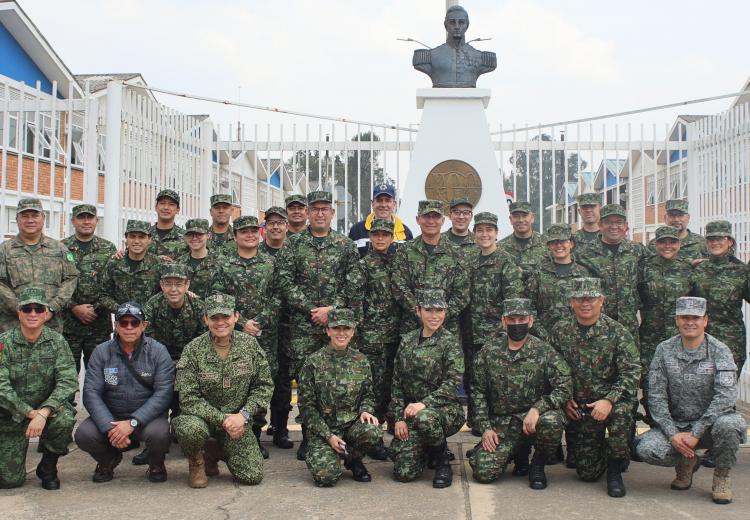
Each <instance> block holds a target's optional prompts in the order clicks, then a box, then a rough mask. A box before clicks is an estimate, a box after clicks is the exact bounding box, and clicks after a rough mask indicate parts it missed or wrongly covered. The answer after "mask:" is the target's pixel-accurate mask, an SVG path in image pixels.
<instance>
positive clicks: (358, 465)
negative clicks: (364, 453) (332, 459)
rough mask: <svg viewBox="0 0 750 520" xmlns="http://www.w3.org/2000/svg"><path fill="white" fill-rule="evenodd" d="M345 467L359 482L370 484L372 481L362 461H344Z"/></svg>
mask: <svg viewBox="0 0 750 520" xmlns="http://www.w3.org/2000/svg"><path fill="white" fill-rule="evenodd" d="M344 467H345V468H346V469H348V470H349V471H351V472H352V476H353V477H354V480H356V481H357V482H370V481H371V480H372V477H371V476H370V474H369V473H368V472H367V468H366V467H365V465H364V464H362V459H350V460H344Z"/></svg>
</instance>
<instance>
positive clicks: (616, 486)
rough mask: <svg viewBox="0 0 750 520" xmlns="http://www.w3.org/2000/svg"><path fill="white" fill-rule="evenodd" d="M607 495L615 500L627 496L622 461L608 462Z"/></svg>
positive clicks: (612, 460) (613, 460)
mask: <svg viewBox="0 0 750 520" xmlns="http://www.w3.org/2000/svg"><path fill="white" fill-rule="evenodd" d="M607 494H608V495H609V496H611V497H614V498H620V497H624V496H625V483H624V482H623V481H622V460H620V459H609V461H607Z"/></svg>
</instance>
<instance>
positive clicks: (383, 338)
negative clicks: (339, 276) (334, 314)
mask: <svg viewBox="0 0 750 520" xmlns="http://www.w3.org/2000/svg"><path fill="white" fill-rule="evenodd" d="M392 260H393V255H390V254H381V253H377V252H375V251H374V250H370V251H368V252H367V255H366V256H365V257H364V258H362V259H361V260H360V261H359V262H358V263H357V269H354V270H352V271H351V272H350V273H349V283H350V284H351V289H350V291H349V294H350V295H351V297H352V298H353V299H352V300H351V301H349V303H348V307H349V308H351V309H352V310H353V311H354V316H355V318H356V319H357V337H358V339H359V343H360V348H359V350H361V351H362V352H366V353H369V352H370V349H372V348H375V349H376V350H375V352H382V345H383V344H385V343H395V342H397V341H398V325H399V319H398V318H399V312H400V311H401V309H400V308H399V306H398V303H396V300H394V299H393V289H392V283H391V271H390V265H391V263H392ZM378 346H379V347H378Z"/></svg>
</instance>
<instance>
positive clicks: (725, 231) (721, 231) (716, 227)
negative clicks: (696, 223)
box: [704, 220, 734, 239]
mask: <svg viewBox="0 0 750 520" xmlns="http://www.w3.org/2000/svg"><path fill="white" fill-rule="evenodd" d="M704 236H705V237H706V238H710V237H729V238H731V239H734V237H733V236H732V224H730V223H729V221H727V220H714V221H713V222H709V223H708V224H706V232H705V233H704Z"/></svg>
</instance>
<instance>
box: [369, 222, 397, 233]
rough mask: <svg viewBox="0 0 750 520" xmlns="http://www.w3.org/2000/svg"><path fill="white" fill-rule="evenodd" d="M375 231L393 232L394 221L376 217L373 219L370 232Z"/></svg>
mask: <svg viewBox="0 0 750 520" xmlns="http://www.w3.org/2000/svg"><path fill="white" fill-rule="evenodd" d="M373 231H387V232H388V233H393V222H391V221H390V220H386V219H384V218H376V219H375V220H373V221H372V227H370V233H372V232H373Z"/></svg>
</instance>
